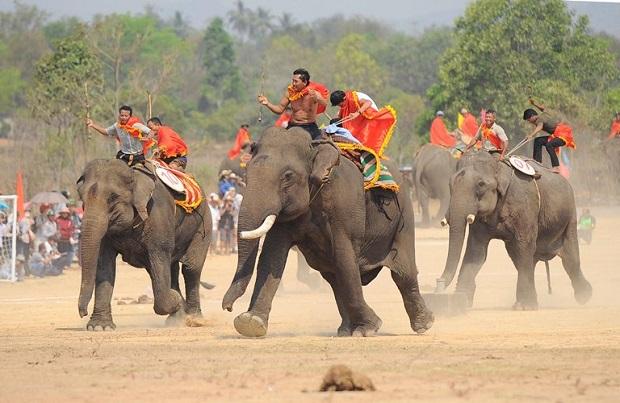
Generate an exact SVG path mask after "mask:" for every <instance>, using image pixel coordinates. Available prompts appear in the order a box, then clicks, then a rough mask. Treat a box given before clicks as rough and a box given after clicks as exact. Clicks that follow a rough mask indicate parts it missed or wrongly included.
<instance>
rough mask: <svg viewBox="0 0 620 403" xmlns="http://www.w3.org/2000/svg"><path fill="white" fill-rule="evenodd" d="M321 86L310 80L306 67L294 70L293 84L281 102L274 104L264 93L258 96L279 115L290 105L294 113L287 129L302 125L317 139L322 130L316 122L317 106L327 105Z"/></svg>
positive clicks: (262, 103) (260, 101)
mask: <svg viewBox="0 0 620 403" xmlns="http://www.w3.org/2000/svg"><path fill="white" fill-rule="evenodd" d="M321 87H322V86H320V84H316V83H311V82H310V73H308V71H307V70H306V69H297V70H295V71H294V72H293V79H292V81H291V85H289V86H288V88H287V91H286V92H285V93H284V96H282V99H280V103H279V104H277V105H276V104H272V103H271V102H269V100H268V99H267V97H265V96H264V95H259V96H258V102H259V103H260V104H261V105H265V106H266V107H267V108H269V110H270V111H272V112H273V113H275V114H278V115H280V114H282V113H283V112H284V110H285V109H286V107H287V106H289V105H290V107H291V110H292V114H291V120H290V121H289V123H288V126H287V128H286V129H287V130H288V129H290V128H291V127H301V128H302V129H304V130H305V131H307V132H308V133H309V134H310V136H311V137H312V140H315V139H317V138H319V137H321V131H320V130H319V127H318V126H317V124H316V115H317V108H318V107H319V106H322V107H323V108H324V107H326V106H327V99H326V97H324V96H323V95H322V94H321V93H320V92H319V91H320V89H321Z"/></svg>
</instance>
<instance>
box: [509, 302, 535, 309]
mask: <svg viewBox="0 0 620 403" xmlns="http://www.w3.org/2000/svg"><path fill="white" fill-rule="evenodd" d="M512 309H513V310H514V311H536V310H538V302H536V301H532V302H524V301H517V302H515V303H514V305H513V306H512Z"/></svg>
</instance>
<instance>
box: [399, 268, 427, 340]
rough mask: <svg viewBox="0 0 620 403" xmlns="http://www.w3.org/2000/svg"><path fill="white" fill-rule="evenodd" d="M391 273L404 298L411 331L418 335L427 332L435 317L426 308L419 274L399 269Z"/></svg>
mask: <svg viewBox="0 0 620 403" xmlns="http://www.w3.org/2000/svg"><path fill="white" fill-rule="evenodd" d="M390 273H391V275H392V280H394V283H396V286H397V287H398V291H400V295H401V296H402V298H403V303H404V304H405V311H407V315H408V316H409V324H410V325H411V329H413V331H414V332H416V333H424V332H426V331H427V330H428V329H430V328H431V327H432V326H433V322H434V321H435V316H434V315H433V313H432V312H431V311H430V310H429V309H428V308H427V307H426V303H425V302H424V299H423V298H422V296H421V295H420V287H419V286H418V278H417V274H412V273H408V272H406V271H400V270H397V269H392V270H391V271H390Z"/></svg>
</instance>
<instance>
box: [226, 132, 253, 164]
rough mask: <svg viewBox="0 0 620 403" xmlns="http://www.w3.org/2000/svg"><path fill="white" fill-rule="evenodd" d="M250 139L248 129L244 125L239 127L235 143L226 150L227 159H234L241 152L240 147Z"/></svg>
mask: <svg viewBox="0 0 620 403" xmlns="http://www.w3.org/2000/svg"><path fill="white" fill-rule="evenodd" d="M250 141H251V139H250V132H248V129H246V128H245V127H242V128H240V129H239V130H238V131H237V137H236V138H235V145H234V146H232V148H231V149H230V150H228V159H230V160H234V159H235V158H237V156H238V155H239V154H241V148H243V146H244V145H246V144H247V143H249V142H250Z"/></svg>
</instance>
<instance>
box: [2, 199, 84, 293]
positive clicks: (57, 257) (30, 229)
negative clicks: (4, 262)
mask: <svg viewBox="0 0 620 403" xmlns="http://www.w3.org/2000/svg"><path fill="white" fill-rule="evenodd" d="M33 207H34V206H32V207H30V208H27V209H26V210H25V212H24V214H23V216H22V217H21V218H19V220H18V221H17V234H16V258H15V261H16V262H15V271H16V275H17V280H18V281H21V280H23V279H24V278H25V277H28V276H34V277H45V276H58V275H60V274H62V273H63V271H64V270H65V269H66V268H67V267H69V266H71V263H72V262H73V260H74V257H75V254H76V251H77V250H78V242H79V234H80V227H81V224H82V210H81V209H80V208H78V206H77V204H76V203H75V201H74V200H69V202H68V203H66V204H65V203H58V204H46V203H43V204H40V205H38V206H36V208H33ZM33 212H34V214H33ZM7 215H8V214H7V213H6V212H4V211H0V234H2V238H3V241H2V246H1V248H2V250H0V252H1V253H0V255H2V256H10V250H11V248H12V242H11V235H12V233H13V232H12V231H13V229H12V228H10V225H9V224H8V223H7ZM6 267H8V266H6ZM4 271H6V273H5V272H4ZM4 271H3V272H1V273H0V277H1V278H8V276H9V275H10V272H8V270H4Z"/></svg>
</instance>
